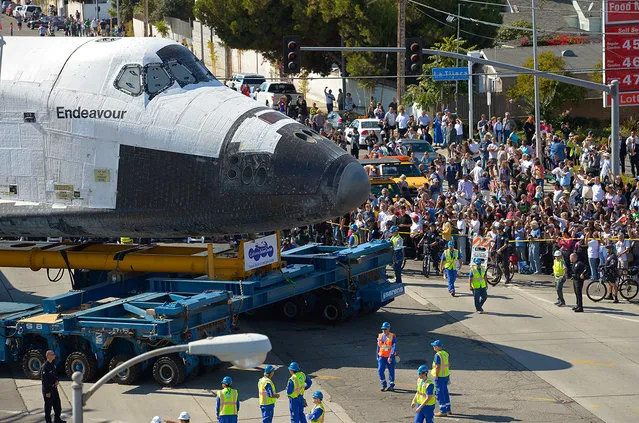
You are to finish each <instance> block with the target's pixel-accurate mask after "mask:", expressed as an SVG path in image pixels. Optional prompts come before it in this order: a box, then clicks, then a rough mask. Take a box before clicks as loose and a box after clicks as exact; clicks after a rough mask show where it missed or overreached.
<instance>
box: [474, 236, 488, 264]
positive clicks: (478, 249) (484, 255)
mask: <svg viewBox="0 0 639 423" xmlns="http://www.w3.org/2000/svg"><path fill="white" fill-rule="evenodd" d="M491 244H492V239H491V238H490V237H486V238H481V237H476V238H475V239H473V243H472V246H473V247H472V250H471V254H470V262H471V263H473V262H474V261H475V259H476V258H478V259H482V260H483V262H484V263H486V260H488V253H489V248H490V246H491Z"/></svg>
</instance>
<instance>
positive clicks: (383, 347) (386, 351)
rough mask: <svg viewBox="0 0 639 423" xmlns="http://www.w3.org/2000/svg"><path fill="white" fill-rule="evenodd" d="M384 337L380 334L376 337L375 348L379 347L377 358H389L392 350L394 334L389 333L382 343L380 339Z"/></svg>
mask: <svg viewBox="0 0 639 423" xmlns="http://www.w3.org/2000/svg"><path fill="white" fill-rule="evenodd" d="M383 337H384V334H383V333H380V334H379V336H378V337H377V346H379V356H380V357H390V353H391V350H392V349H393V340H394V339H395V334H394V333H392V332H391V333H390V334H389V335H388V336H387V337H386V340H385V341H383V342H382V338H383Z"/></svg>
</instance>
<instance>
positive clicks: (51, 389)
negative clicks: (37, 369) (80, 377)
mask: <svg viewBox="0 0 639 423" xmlns="http://www.w3.org/2000/svg"><path fill="white" fill-rule="evenodd" d="M46 359H47V361H46V362H45V363H44V365H42V396H43V397H44V420H45V421H46V422H47V423H51V407H53V413H54V415H55V420H54V421H55V423H66V422H65V421H64V420H62V419H61V418H60V413H61V412H62V405H60V394H58V384H59V383H60V382H59V381H58V375H57V370H56V368H55V364H53V362H54V361H55V353H54V352H53V351H52V350H49V351H47V353H46Z"/></svg>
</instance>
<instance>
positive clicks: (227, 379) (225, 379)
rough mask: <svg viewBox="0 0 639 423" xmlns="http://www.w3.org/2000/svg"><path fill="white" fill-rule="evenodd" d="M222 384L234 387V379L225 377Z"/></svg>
mask: <svg viewBox="0 0 639 423" xmlns="http://www.w3.org/2000/svg"><path fill="white" fill-rule="evenodd" d="M222 383H223V384H225V385H232V384H233V379H231V377H230V376H224V379H222Z"/></svg>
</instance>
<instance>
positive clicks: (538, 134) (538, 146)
mask: <svg viewBox="0 0 639 423" xmlns="http://www.w3.org/2000/svg"><path fill="white" fill-rule="evenodd" d="M535 3H536V1H535V0H532V26H533V60H534V68H535V140H536V141H537V142H536V144H535V150H536V151H537V157H539V161H540V162H541V163H542V164H543V163H544V159H543V158H544V151H543V147H542V144H541V131H540V127H539V75H538V74H537V71H538V70H539V64H538V63H537V19H536V13H535V7H536V4H535Z"/></svg>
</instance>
